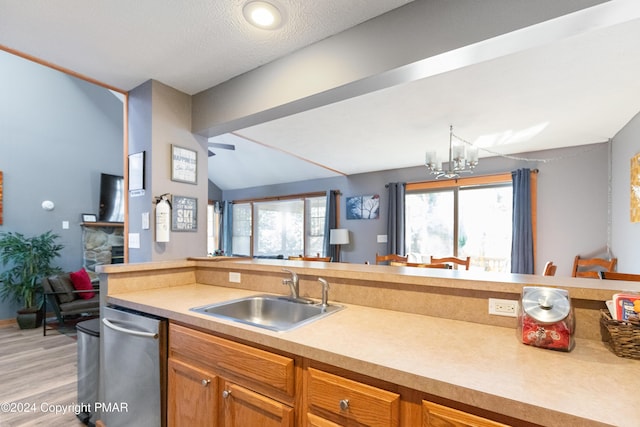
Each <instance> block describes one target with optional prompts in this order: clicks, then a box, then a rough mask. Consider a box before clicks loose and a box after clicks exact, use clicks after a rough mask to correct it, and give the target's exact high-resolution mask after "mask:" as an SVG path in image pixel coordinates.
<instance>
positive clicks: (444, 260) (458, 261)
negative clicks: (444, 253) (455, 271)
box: [431, 255, 471, 270]
mask: <svg viewBox="0 0 640 427" xmlns="http://www.w3.org/2000/svg"><path fill="white" fill-rule="evenodd" d="M442 263H447V264H450V265H451V267H453V268H458V267H457V266H458V265H464V267H465V270H468V269H469V265H470V264H471V257H467V258H466V259H465V258H457V257H453V256H450V257H444V258H434V256H433V255H431V264H442Z"/></svg>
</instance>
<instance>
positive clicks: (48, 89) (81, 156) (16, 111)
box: [0, 50, 123, 319]
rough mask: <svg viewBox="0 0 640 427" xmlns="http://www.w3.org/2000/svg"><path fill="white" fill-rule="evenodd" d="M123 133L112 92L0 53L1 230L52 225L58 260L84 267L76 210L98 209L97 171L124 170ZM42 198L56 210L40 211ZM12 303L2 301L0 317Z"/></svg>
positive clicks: (10, 313) (29, 230)
mask: <svg viewBox="0 0 640 427" xmlns="http://www.w3.org/2000/svg"><path fill="white" fill-rule="evenodd" d="M122 132H123V106H122V102H121V101H120V100H119V99H118V98H116V97H115V96H114V95H113V94H112V93H111V92H109V91H108V90H106V89H103V88H101V87H99V86H96V85H93V84H90V83H87V82H85V81H83V80H79V79H77V78H74V77H71V76H69V75H66V74H64V73H61V72H58V71H55V70H53V69H50V68H48V67H44V66H42V65H39V64H36V63H33V62H31V61H28V60H25V59H22V58H19V57H17V56H14V55H11V54H9V53H6V52H4V51H1V50H0V170H1V171H2V172H3V175H4V186H3V214H4V215H3V216H4V218H3V219H4V221H3V224H2V225H0V231H6V232H8V231H13V232H19V233H23V234H25V235H29V236H30V235H36V234H40V233H42V232H45V231H47V230H53V231H54V232H55V233H57V234H59V235H60V242H61V243H62V244H64V246H65V248H64V249H63V251H62V256H61V257H60V258H59V259H57V260H56V264H57V265H59V266H60V267H61V268H63V269H64V270H66V271H75V270H78V269H79V268H80V267H82V231H81V227H80V222H81V221H80V215H81V214H83V213H94V214H97V213H98V206H99V193H100V173H101V172H105V173H110V174H114V175H122V174H123V167H122V141H123V133H122ZM43 200H51V201H53V202H54V203H55V209H54V210H53V211H44V210H43V209H42V208H41V207H40V205H41V203H42V201H43ZM63 221H68V222H69V228H68V229H63V228H62V222H63ZM0 268H2V267H1V266H0ZM15 308H16V307H13V306H12V305H11V304H9V303H3V302H0V319H8V318H13V317H15Z"/></svg>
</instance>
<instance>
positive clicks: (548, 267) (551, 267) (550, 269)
mask: <svg viewBox="0 0 640 427" xmlns="http://www.w3.org/2000/svg"><path fill="white" fill-rule="evenodd" d="M557 268H558V266H557V265H555V264H553V261H548V262H547V263H546V264H545V265H544V271H543V272H542V275H543V276H555V275H556V270H557Z"/></svg>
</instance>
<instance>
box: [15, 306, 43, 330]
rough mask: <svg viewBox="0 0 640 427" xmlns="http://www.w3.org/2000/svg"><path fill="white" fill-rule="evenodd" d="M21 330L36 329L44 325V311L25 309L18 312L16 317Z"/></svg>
mask: <svg viewBox="0 0 640 427" xmlns="http://www.w3.org/2000/svg"><path fill="white" fill-rule="evenodd" d="M16 320H17V322H18V326H19V327H20V329H35V328H38V327H40V326H41V325H42V310H40V309H37V308H23V309H22V310H18V315H17V317H16Z"/></svg>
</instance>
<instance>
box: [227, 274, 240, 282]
mask: <svg viewBox="0 0 640 427" xmlns="http://www.w3.org/2000/svg"><path fill="white" fill-rule="evenodd" d="M229 281H230V282H232V283H240V273H235V272H233V271H230V272H229Z"/></svg>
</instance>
